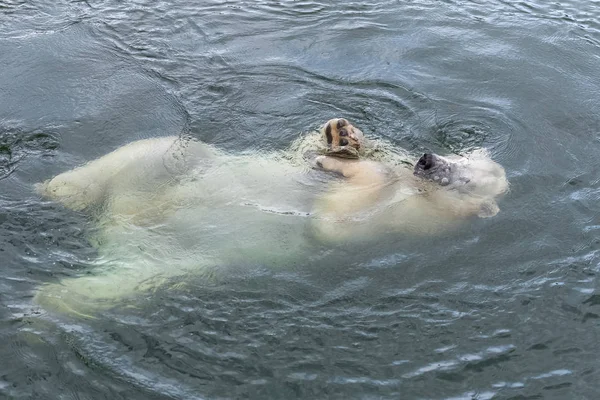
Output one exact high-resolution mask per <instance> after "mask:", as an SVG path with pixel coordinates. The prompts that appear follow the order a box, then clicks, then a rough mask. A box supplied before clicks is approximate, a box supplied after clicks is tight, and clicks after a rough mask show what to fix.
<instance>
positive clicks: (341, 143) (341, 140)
mask: <svg viewBox="0 0 600 400" xmlns="http://www.w3.org/2000/svg"><path fill="white" fill-rule="evenodd" d="M347 144H348V140H347V139H340V146H346V145H347Z"/></svg>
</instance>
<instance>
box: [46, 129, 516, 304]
mask: <svg viewBox="0 0 600 400" xmlns="http://www.w3.org/2000/svg"><path fill="white" fill-rule="evenodd" d="M408 165H410V168H409V167H408ZM412 165H414V167H413V166H412ZM507 189H508V182H507V180H506V176H505V173H504V170H503V168H502V167H501V166H500V165H499V164H497V163H495V162H494V161H492V160H491V158H490V157H489V155H488V153H487V152H486V151H484V150H477V151H474V152H471V153H470V154H467V155H466V156H464V157H442V156H438V155H435V154H425V155H423V156H422V157H421V158H420V159H419V160H418V161H417V162H413V161H412V160H411V157H410V155H409V154H407V153H406V152H403V151H401V150H399V149H394V148H393V146H391V145H389V143H386V142H384V141H382V140H378V139H373V138H369V139H366V138H365V137H364V135H363V133H362V132H361V131H360V129H358V128H357V127H355V126H353V125H352V124H350V123H349V122H348V121H347V120H346V119H343V118H335V119H332V120H330V121H328V122H326V123H325V124H324V125H323V126H322V127H321V129H320V130H319V131H318V132H316V133H313V134H309V135H305V136H303V137H302V138H299V139H298V140H297V141H296V142H294V143H293V144H292V146H291V147H290V149H288V150H286V151H282V152H273V153H269V154H256V153H252V152H246V153H241V154H229V153H226V152H224V151H221V150H219V149H217V148H215V147H213V146H211V145H208V144H206V143H202V142H200V141H197V140H194V139H192V138H186V137H181V138H180V137H164V138H154V139H145V140H140V141H136V142H133V143H130V144H128V145H125V146H123V147H121V148H119V149H117V150H115V151H113V152H111V153H109V154H107V155H105V156H103V157H101V158H99V159H97V160H94V161H91V162H89V163H88V164H86V165H84V166H82V167H79V168H76V169H73V170H71V171H67V172H64V173H62V174H59V175H58V176H56V177H54V178H52V179H50V180H48V181H46V182H44V183H41V184H39V185H38V186H37V190H38V192H39V193H40V194H41V195H42V196H44V197H45V198H48V199H51V200H54V201H57V202H59V203H61V204H63V205H64V206H66V207H68V208H70V209H73V210H77V211H82V212H86V213H88V214H89V215H90V216H92V218H93V220H94V221H95V229H94V230H93V235H92V236H91V238H90V239H91V241H92V242H93V243H94V244H96V246H97V248H98V260H97V264H99V266H98V268H97V271H94V272H93V275H86V276H83V277H76V278H68V279H63V280H62V281H61V282H59V283H55V284H49V285H46V286H44V287H42V288H41V290H40V291H39V292H38V294H37V296H36V300H37V301H38V302H39V303H41V304H43V305H47V306H49V307H52V308H54V309H60V310H63V311H68V312H71V313H79V314H81V315H86V316H90V315H91V314H92V313H93V310H94V309H96V308H97V307H99V306H102V305H105V306H110V305H114V304H116V303H117V302H118V301H119V300H120V299H123V298H124V297H128V296H132V295H134V294H135V293H138V292H140V291H141V290H142V289H152V288H155V287H157V286H159V285H162V284H166V283H174V284H178V283H180V282H182V281H185V279H186V277H187V276H189V275H190V274H195V275H197V274H202V273H206V274H216V273H218V271H219V267H220V266H222V265H228V264H235V263H240V262H244V263H252V262H256V263H260V264H261V265H265V264H272V265H279V264H282V263H285V262H289V261H290V260H294V259H306V258H307V257H308V256H309V255H310V254H313V253H314V250H315V246H329V247H331V246H333V247H335V245H336V243H339V242H347V241H352V240H365V239H368V238H376V237H377V236H378V235H381V234H389V233H407V234H411V235H414V234H433V233H439V232H442V231H443V230H444V229H448V228H450V227H452V226H455V225H456V224H457V223H458V222H459V221H461V220H464V219H465V218H467V217H469V216H482V217H485V216H492V215H495V213H497V212H498V206H497V204H496V199H497V198H498V197H499V196H500V195H501V194H503V193H504V192H505V191H506V190H507Z"/></svg>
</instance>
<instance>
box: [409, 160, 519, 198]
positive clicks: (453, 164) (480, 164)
mask: <svg viewBox="0 0 600 400" xmlns="http://www.w3.org/2000/svg"><path fill="white" fill-rule="evenodd" d="M413 173H414V175H415V176H418V177H420V178H422V179H425V180H428V181H431V182H434V183H437V184H439V185H440V186H447V187H448V188H449V189H455V190H458V191H459V192H465V193H470V194H472V195H477V196H483V197H496V196H498V195H500V194H503V193H504V192H506V191H507V190H508V181H507V180H506V173H505V172H504V168H502V166H500V164H498V163H496V162H494V161H493V160H492V159H491V158H490V157H489V154H488V153H487V151H486V150H485V149H477V150H474V151H473V152H471V153H469V154H468V156H466V157H456V158H451V157H448V158H447V157H442V156H439V155H437V154H433V153H425V154H423V155H422V156H421V158H419V161H417V163H416V164H415V167H414V170H413Z"/></svg>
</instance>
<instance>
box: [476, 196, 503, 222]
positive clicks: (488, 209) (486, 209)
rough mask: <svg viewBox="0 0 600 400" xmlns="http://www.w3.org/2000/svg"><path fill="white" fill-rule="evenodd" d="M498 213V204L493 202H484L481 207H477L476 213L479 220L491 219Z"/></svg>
mask: <svg viewBox="0 0 600 400" xmlns="http://www.w3.org/2000/svg"><path fill="white" fill-rule="evenodd" d="M499 211H500V207H498V204H497V203H496V201H495V200H491V199H489V200H485V201H483V202H482V203H481V206H480V207H479V212H478V213H477V216H478V217H479V218H490V217H493V216H494V215H496V214H498V212H499Z"/></svg>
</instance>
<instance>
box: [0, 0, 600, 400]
mask: <svg viewBox="0 0 600 400" xmlns="http://www.w3.org/2000/svg"><path fill="white" fill-rule="evenodd" d="M337 116H344V117H346V118H348V119H350V120H351V121H353V122H354V123H355V124H356V125H358V126H359V127H361V128H362V129H363V130H364V131H365V132H368V133H370V134H374V135H379V136H382V137H386V138H388V139H389V140H391V141H393V142H394V143H395V144H397V145H398V146H403V147H405V148H407V149H409V150H410V151H412V152H414V153H417V152H422V151H424V150H433V151H436V152H440V153H450V152H459V151H461V150H462V149H466V148H469V147H472V146H484V147H487V148H489V149H490V150H491V153H492V155H493V157H494V159H495V160H497V161H498V162H500V163H501V164H502V165H503V166H504V167H505V168H506V171H507V173H508V177H509V180H510V182H511V191H510V193H509V194H508V195H507V196H506V197H505V198H504V199H503V200H502V201H501V203H500V207H501V212H500V214H498V216H496V217H494V218H493V219H487V220H476V221H471V222H469V223H468V224H467V225H465V226H463V228H462V229H461V230H460V231H457V232H453V233H451V234H449V235H446V236H444V237H437V238H430V239H419V240H407V239H399V238H389V240H387V241H384V242H381V243H375V244H371V245H369V246H368V247H360V246H359V247H358V248H354V249H352V248H350V249H346V250H345V251H346V252H347V253H346V254H347V256H346V261H340V260H341V258H340V257H327V254H323V255H317V257H316V259H318V260H319V261H316V262H314V263H310V262H306V263H304V264H298V265H282V266H281V268H280V269H277V270H274V269H273V268H270V267H269V268H267V267H265V266H261V265H255V264H253V265H247V266H244V265H241V266H235V267H234V268H231V266H228V267H229V268H230V269H231V270H232V272H231V274H230V275H229V276H228V277H227V278H226V279H221V280H218V281H216V282H215V281H211V282H203V281H202V280H201V279H198V281H197V282H193V283H192V284H191V286H192V287H191V289H190V288H188V289H187V290H185V291H177V290H165V289H163V290H158V291H157V292H155V293H152V294H148V295H144V296H140V298H139V299H136V300H135V304H127V305H123V307H117V308H116V309H112V310H106V311H103V312H102V313H99V315H98V316H97V318H96V319H93V320H80V319H76V318H71V317H66V316H61V315H54V314H53V313H52V312H48V311H47V310H44V309H42V308H40V307H39V306H37V305H35V304H34V303H33V301H32V299H33V295H34V293H35V291H36V289H37V288H39V287H40V286H41V285H43V284H44V283H51V282H57V281H58V280H60V279H61V278H66V277H72V276H78V275H84V274H86V273H87V272H89V269H90V268H91V266H90V264H91V262H92V261H93V260H94V257H95V255H96V253H95V250H94V248H93V247H92V246H90V244H89V243H88V241H87V240H86V233H87V231H88V229H89V221H88V220H87V219H86V218H85V216H84V215H81V214H78V213H75V212H71V211H68V210H66V209H63V208H61V207H59V206H57V205H55V204H52V203H49V202H45V201H41V200H40V199H39V198H38V197H37V196H36V195H35V194H34V192H33V188H32V185H33V183H35V182H39V181H41V180H44V179H47V178H49V177H52V176H54V175H55V174H57V173H59V172H62V171H65V170H68V169H70V168H73V167H75V166H77V165H80V164H82V163H84V162H85V161H87V160H91V159H93V158H95V157H97V156H99V155H102V154H105V153H107V152H108V151H110V150H112V149H114V148H116V147H118V146H119V145H122V144H125V143H127V142H130V141H132V140H135V139H139V138H146V137H154V136H162V135H177V134H180V133H182V132H189V133H191V134H192V135H193V136H195V137H197V138H199V139H201V140H204V141H207V142H209V143H213V144H216V145H218V146H220V147H222V148H226V149H229V150H232V151H241V150H248V149H260V150H270V149H280V148H284V147H286V146H287V145H288V144H289V143H290V142H291V141H292V140H293V139H294V138H295V137H296V136H297V135H298V133H299V132H306V131H307V130H309V129H311V128H314V127H315V126H316V125H317V124H319V123H321V122H323V121H325V120H327V119H329V118H332V117H337ZM599 133H600V2H598V1H583V0H581V1H565V2H545V1H541V0H537V1H520V2H517V1H501V0H479V1H454V0H447V1H426V0H419V1H380V2H372V3H371V2H342V1H332V2H315V1H248V2H237V1H229V2H216V1H203V2H192V1H189V2H186V1H180V2H168V1H158V2H154V1H148V0H138V1H132V2H122V1H115V0H112V1H111V0H107V1H84V2H81V1H77V2H76V1H73V2H68V1H63V0H57V1H49V0H36V1H14V0H9V1H0V339H1V340H0V360H2V362H1V363H0V397H1V398H9V399H12V398H14V399H128V400H130V399H195V398H206V399H221V398H253V399H293V398H303V399H320V398H339V399H348V398H357V399H358V398H360V399H380V398H386V399H492V398H493V399H595V398H598V393H600V387H599V384H598V382H599V379H600V364H599V361H598V360H599V359H600V347H599V345H598V343H599V339H600V290H599V287H598V286H599V285H598V277H597V275H598V274H599V273H600V267H599V265H600V222H599V220H598V215H599V211H600V206H599V202H598V197H599V194H600V179H599V172H600V159H599V158H598V155H600V136H599Z"/></svg>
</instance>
